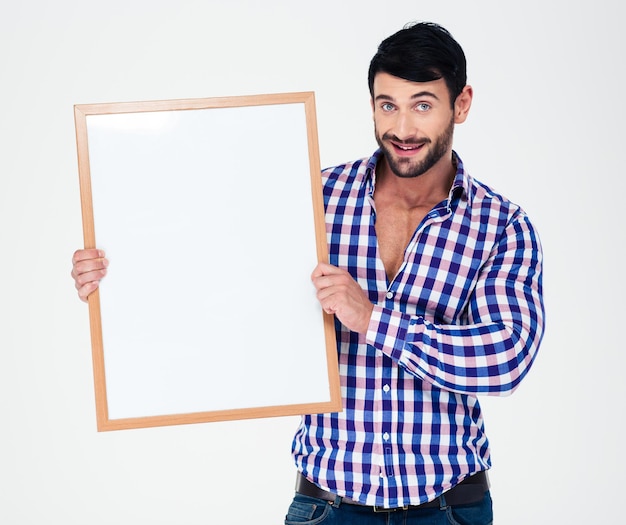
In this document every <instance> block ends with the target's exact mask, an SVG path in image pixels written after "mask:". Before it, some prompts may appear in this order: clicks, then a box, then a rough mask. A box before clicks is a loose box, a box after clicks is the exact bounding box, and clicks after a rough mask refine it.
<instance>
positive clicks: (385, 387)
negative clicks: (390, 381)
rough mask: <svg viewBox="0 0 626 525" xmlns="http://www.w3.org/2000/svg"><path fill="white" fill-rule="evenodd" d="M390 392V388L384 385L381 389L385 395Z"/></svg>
mask: <svg viewBox="0 0 626 525" xmlns="http://www.w3.org/2000/svg"><path fill="white" fill-rule="evenodd" d="M390 390H391V387H390V386H389V385H385V386H384V387H383V392H384V393H385V394H386V393H387V392H389V391H390Z"/></svg>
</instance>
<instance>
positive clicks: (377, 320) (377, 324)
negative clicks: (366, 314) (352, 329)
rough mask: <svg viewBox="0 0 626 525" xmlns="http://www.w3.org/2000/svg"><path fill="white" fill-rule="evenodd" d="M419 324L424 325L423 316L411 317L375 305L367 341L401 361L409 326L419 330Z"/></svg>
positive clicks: (366, 337)
mask: <svg viewBox="0 0 626 525" xmlns="http://www.w3.org/2000/svg"><path fill="white" fill-rule="evenodd" d="M418 325H419V326H421V327H423V325H424V320H423V319H422V318H421V317H411V316H410V315H408V314H403V313H402V312H398V311H396V310H390V309H389V308H383V307H382V306H378V305H374V309H373V310H372V316H371V317H370V324H369V326H368V327H367V333H366V335H365V342H366V343H367V344H369V345H371V346H373V347H374V348H376V349H377V350H380V351H381V352H382V353H383V354H385V355H388V356H389V357H391V358H392V359H395V360H397V361H399V360H400V356H401V355H402V350H403V349H404V345H405V343H406V336H407V332H408V330H409V326H411V330H412V331H415V330H418V331H419V329H420V328H419V327H418Z"/></svg>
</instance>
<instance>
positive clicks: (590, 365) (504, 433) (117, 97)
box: [0, 0, 626, 525]
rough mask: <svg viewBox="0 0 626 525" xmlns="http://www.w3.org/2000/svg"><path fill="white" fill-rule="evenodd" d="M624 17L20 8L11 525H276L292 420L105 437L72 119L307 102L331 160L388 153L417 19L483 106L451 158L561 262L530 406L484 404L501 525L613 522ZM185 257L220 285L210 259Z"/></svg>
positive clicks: (367, 9)
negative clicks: (382, 106)
mask: <svg viewBox="0 0 626 525" xmlns="http://www.w3.org/2000/svg"><path fill="white" fill-rule="evenodd" d="M618 6H619V3H618V2H617V1H609V0H597V1H595V2H592V3H572V2H568V1H554V2H547V1H545V0H544V1H541V2H539V1H537V0H531V1H523V2H520V1H516V2H496V1H495V0H494V1H487V2H480V1H477V2H466V1H450V2H432V1H431V2H419V1H415V0H412V1H396V2H393V1H388V2H381V1H377V2H373V1H369V0H358V1H357V0H353V1H345V2H337V1H336V0H333V1H328V0H318V1H316V2H295V1H287V0H266V1H264V2H260V1H259V2H252V1H248V2H245V1H243V0H229V1H228V2H226V1H223V2H222V1H220V2H218V1H210V0H202V1H200V0H198V1H191V0H176V1H159V0H144V1H132V0H125V1H119V0H109V1H108V2H94V1H84V0H83V1H70V0H58V1H56V2H48V1H44V0H39V1H27V0H25V1H22V2H8V1H7V0H3V2H2V7H0V49H1V50H2V51H1V53H0V80H1V81H0V94H1V100H2V110H1V112H0V122H1V124H0V247H1V250H2V255H1V257H0V418H1V419H0V523H2V524H7V525H23V524H33V525H34V524H47V523H63V524H65V525H70V524H80V525H84V524H92V525H100V524H116V525H126V524H151V525H154V524H186V525H192V524H213V523H221V524H241V523H250V522H253V523H261V524H268V525H269V524H277V523H282V520H283V517H284V514H285V512H286V509H287V506H288V504H289V502H290V500H291V496H292V490H293V482H294V473H295V468H294V467H293V466H292V464H291V459H290V454H289V451H290V443H291V438H292V434H293V432H294V430H295V427H296V425H297V422H298V418H295V417H287V418H273V419H264V420H254V421H240V422H228V423H210V424H199V425H188V426H178V427H165V428H154V429H139V430H129V431H118V432H108V433H97V432H96V426H95V409H94V395H93V381H92V377H91V349H90V341H89V327H88V314H87V307H86V305H84V304H83V303H81V302H80V301H79V300H78V299H77V296H76V293H75V290H74V289H73V286H72V282H71V279H70V276H69V272H70V258H71V255H72V253H73V251H74V250H75V249H76V248H78V247H80V246H81V244H82V229H81V214H80V204H79V191H78V175H77V163H76V149H75V140H74V122H73V111H72V106H73V105H74V104H78V103H95V102H118V101H133V100H155V99H171V98H193V97H212V96H230V95H247V94H260V93H275V92H285V91H307V90H312V91H315V92H316V98H317V110H318V124H319V139H320V150H321V161H322V165H323V166H327V165H330V164H334V163H338V162H342V161H346V160H352V159H353V158H356V157H361V156H365V155H368V154H370V153H371V152H372V151H373V149H374V146H375V143H374V140H373V138H372V123H371V116H370V110H369V100H368V92H367V86H366V72H367V66H368V64H369V60H370V58H371V56H372V55H373V54H374V52H375V51H376V47H377V45H378V43H379V42H380V41H381V40H382V39H383V38H385V37H386V36H388V35H389V34H391V33H393V32H395V31H396V30H397V29H399V28H400V27H401V26H402V25H403V24H404V23H406V22H409V21H411V20H417V19H419V20H433V21H437V22H440V23H441V24H443V25H444V26H446V27H447V28H448V29H449V30H450V31H451V32H452V33H453V35H454V36H455V37H456V38H457V39H458V40H459V41H460V43H461V44H462V45H463V47H464V49H465V51H466V54H467V57H468V63H469V67H468V72H469V82H470V83H471V84H472V85H473V86H474V89H475V94H476V96H475V101H474V105H473V108H472V112H471V114H470V117H469V120H468V121H467V122H466V123H465V124H463V125H462V126H460V127H459V128H458V129H457V134H456V141H455V144H456V149H457V151H458V152H459V153H460V155H461V157H462V158H463V160H464V161H465V164H466V166H467V168H468V169H469V170H470V172H471V173H472V174H473V175H474V176H475V177H477V178H479V179H481V180H483V181H484V182H486V183H488V184H490V185H492V186H493V187H494V188H496V189H497V190H499V191H500V192H502V193H504V194H505V195H507V196H509V197H510V198H511V199H513V200H514V201H516V202H518V203H520V204H521V205H522V206H523V207H524V208H525V209H526V210H527V212H528V213H529V214H530V216H531V217H532V219H533V221H534V222H535V224H536V226H537V228H538V229H539V232H540V235H541V239H542V241H543V245H544V250H545V297H546V307H547V332H546V336H545V339H544V343H543V347H542V349H541V351H540V354H539V356H538V358H537V361H536V363H535V367H534V369H533V370H532V371H531V373H530V375H529V376H528V377H527V379H526V380H525V382H524V383H523V384H522V386H521V387H520V389H519V390H518V392H516V393H515V394H514V395H513V396H512V397H509V398H499V399H484V400H483V407H484V412H485V418H486V427H487V431H488V434H489V436H490V438H491V442H492V454H493V462H494V468H493V470H492V473H491V480H492V485H493V487H492V493H493V496H494V500H495V503H494V505H495V515H496V523H498V524H501V525H516V524H520V525H521V524H524V525H528V524H534V523H567V524H578V523H580V524H583V523H601V522H606V521H613V522H616V520H618V519H619V518H618V516H619V514H618V508H619V506H620V503H621V502H622V492H623V490H622V487H623V481H622V478H623V475H624V470H625V466H626V464H625V461H624V457H623V449H624V447H623V445H622V443H623V434H622V430H621V428H622V422H621V420H622V418H623V414H624V408H623V404H622V403H623V399H624V394H625V393H626V392H625V387H624V382H623V379H622V373H623V370H624V365H625V364H626V363H625V362H624V357H623V347H624V344H623V342H622V341H621V333H622V331H623V326H622V323H623V322H624V303H623V298H624V295H625V292H626V290H625V287H624V279H623V277H622V275H623V271H624V270H623V268H624V263H623V259H621V256H622V255H623V245H624V240H625V237H626V235H625V233H624V226H625V224H624V222H625V221H624V218H623V212H622V209H623V204H622V200H623V196H624V194H625V189H626V188H625V184H624V176H623V173H622V171H623V169H622V162H621V160H622V159H621V153H622V150H623V146H622V142H623V131H622V130H621V126H622V124H623V121H624V117H626V112H625V107H624V96H623V93H622V90H623V80H624V75H623V72H624V65H623V64H624V60H623V51H624V49H625V48H626V37H624V31H623V27H622V21H621V20H622V18H621V16H620V11H619V10H618ZM280 147H281V138H280V137H276V154H277V156H279V155H280ZM146 256H147V257H148V258H149V257H159V253H158V252H157V251H156V250H155V252H154V253H150V254H147V255H146ZM181 259H182V260H185V271H186V272H192V273H194V274H196V275H197V276H198V278H202V261H194V260H190V259H187V258H185V254H184V253H183V254H181ZM112 264H114V261H112ZM236 366H237V363H236V362H235V361H234V360H233V367H236ZM255 480H256V481H257V483H256V485H255ZM255 486H256V488H255V489H253V490H251V489H252V488H253V487H255Z"/></svg>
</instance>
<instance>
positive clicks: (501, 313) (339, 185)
mask: <svg viewBox="0 0 626 525" xmlns="http://www.w3.org/2000/svg"><path fill="white" fill-rule="evenodd" d="M369 88H370V94H371V103H372V110H373V116H374V126H375V135H376V140H377V142H378V145H379V149H378V151H376V152H375V153H374V155H373V156H372V157H370V158H366V159H361V160H357V161H355V162H351V163H347V164H344V165H341V166H337V167H334V168H331V169H327V170H325V171H324V173H323V177H324V198H325V205H326V224H327V233H328V241H329V248H330V264H328V263H320V264H319V265H318V266H317V267H316V268H315V270H314V271H313V274H312V280H313V283H314V285H315V288H316V289H317V297H318V300H319V301H320V304H321V305H322V307H323V308H324V310H325V311H327V312H329V313H333V314H335V316H336V319H337V323H336V327H337V341H338V346H339V363H340V373H341V380H342V393H343V400H344V410H343V412H341V413H338V414H318V415H309V416H304V417H303V418H302V423H301V425H300V428H299V429H298V432H297V433H296V436H295V438H294V442H293V455H294V459H295V462H296V465H297V467H298V469H299V473H298V479H297V483H296V495H295V497H294V500H293V502H292V504H291V507H290V509H289V513H288V515H287V518H286V520H285V523H286V524H288V525H290V524H296V523H316V524H342V525H343V524H357V523H358V524H359V525H367V524H369V523H372V524H373V523H381V524H382V523H403V524H420V525H435V524H442V525H443V524H457V523H462V524H476V525H482V524H485V525H486V524H489V523H492V521H493V516H492V504H491V495H490V492H489V483H488V480H487V475H486V471H487V470H488V469H489V468H490V467H491V460H490V453H489V442H488V439H487V435H486V434H485V429H484V425H483V417H482V413H481V409H480V405H479V402H478V399H477V396H478V395H480V394H484V395H500V396H503V395H508V394H510V393H512V392H513V391H514V390H515V389H516V388H517V386H518V385H519V383H520V381H521V380H522V379H523V378H524V376H525V375H526V374H527V373H528V371H529V369H530V367H531V364H532V363H533V361H534V358H535V355H536V353H537V350H538V348H539V345H540V342H541V339H542V336H543V317H544V308H543V301H542V277H541V275H542V274H541V272H542V253H541V247H540V244H539V239H538V237H537V234H536V231H535V229H534V227H533V226H532V224H531V222H530V220H529V218H528V216H527V215H526V214H525V213H524V211H523V210H522V209H521V208H520V207H519V206H517V205H516V204H513V203H512V202H511V201H509V200H508V199H506V198H505V197H503V196H501V195H499V194H498V193H496V192H495V191H493V190H492V189H491V188H489V187H488V186H486V185H485V184H483V183H481V182H479V181H478V180H476V179H474V178H473V177H471V176H470V175H469V173H468V172H467V171H466V169H465V166H464V165H463V162H462V161H461V158H460V157H459V155H457V153H456V152H455V151H453V149H452V141H453V134H454V126H455V125H456V124H461V123H462V122H464V121H465V119H466V118H467V115H468V112H469V110H470V106H471V102H472V96H473V92H472V88H471V87H470V86H469V85H467V84H466V66H465V56H464V53H463V51H462V49H461V47H460V46H459V44H458V43H457V42H456V41H455V40H454V39H453V37H452V36H451V35H450V33H449V32H448V31H447V30H445V29H444V28H442V27H441V26H438V25H436V24H430V23H421V24H414V25H412V26H408V27H406V28H404V29H402V30H401V31H399V32H398V33H396V34H394V35H392V36H391V37H389V38H388V39H386V40H384V41H383V42H382V43H381V45H380V46H379V49H378V52H377V53H376V55H375V56H374V58H373V59H372V61H371V64H370V70H369Z"/></svg>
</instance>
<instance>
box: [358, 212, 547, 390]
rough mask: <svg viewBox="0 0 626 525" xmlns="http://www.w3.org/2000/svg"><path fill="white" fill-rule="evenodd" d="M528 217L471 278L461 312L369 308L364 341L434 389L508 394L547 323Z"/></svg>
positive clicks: (537, 255) (538, 252)
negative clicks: (446, 317)
mask: <svg viewBox="0 0 626 525" xmlns="http://www.w3.org/2000/svg"><path fill="white" fill-rule="evenodd" d="M531 233H532V229H531V227H530V224H529V223H527V222H525V221H522V222H520V223H514V224H511V225H510V231H509V232H508V234H507V235H504V236H503V238H502V240H501V242H500V243H499V245H498V246H497V247H495V248H494V252H493V253H492V257H490V259H489V260H488V261H487V262H486V264H485V266H484V267H483V269H482V271H481V274H480V276H479V278H478V280H477V282H476V283H475V286H474V289H473V292H472V294H471V296H470V297H469V299H468V302H467V304H466V305H465V308H464V309H463V313H462V314H461V315H458V317H456V318H455V320H453V321H449V323H448V324H445V323H441V322H436V321H435V320H434V316H433V315H410V314H405V313H402V312H399V311H397V310H392V309H390V308H384V307H382V306H380V305H377V306H375V307H374V310H373V312H372V316H371V318H370V323H369V326H368V330H367V335H366V340H367V343H368V344H370V345H372V346H374V347H375V348H376V349H378V350H379V351H381V352H383V353H384V354H386V355H387V356H389V357H391V358H392V359H394V360H395V361H396V362H397V363H398V365H399V366H401V367H403V368H404V369H406V370H407V371H408V372H409V373H411V374H413V375H415V376H417V377H419V378H420V379H422V380H424V381H427V382H429V383H432V384H433V385H435V386H437V387H438V388H442V389H446V390H451V391H454V392H460V393H464V394H480V393H483V394H491V395H507V394H510V393H512V392H513V391H514V390H515V389H516V388H517V386H518V385H519V383H520V381H521V380H522V379H523V378H524V376H525V375H526V374H527V372H528V370H529V369H530V366H531V364H532V363H533V361H534V358H535V355H536V353H537V350H538V348H539V344H540V342H541V338H542V336H543V330H544V308H543V299H542V284H541V281H542V279H541V274H542V254H541V248H540V246H539V243H538V240H537V239H536V236H535V235H534V233H533V234H532V235H531Z"/></svg>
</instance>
